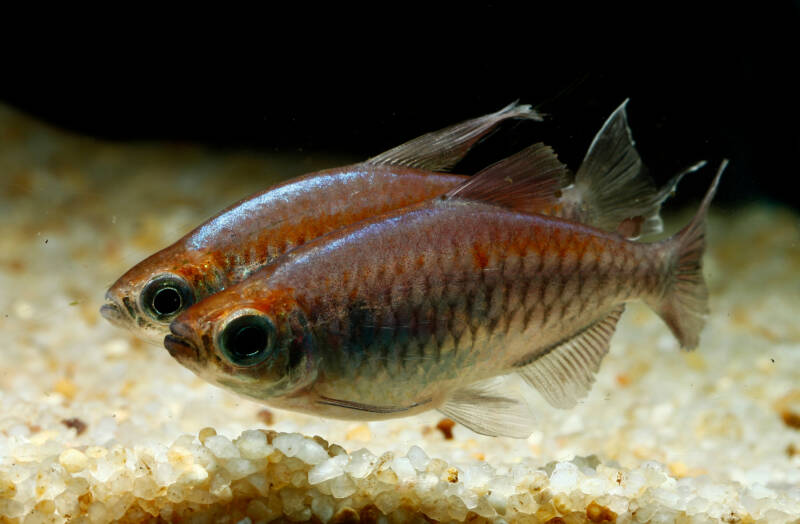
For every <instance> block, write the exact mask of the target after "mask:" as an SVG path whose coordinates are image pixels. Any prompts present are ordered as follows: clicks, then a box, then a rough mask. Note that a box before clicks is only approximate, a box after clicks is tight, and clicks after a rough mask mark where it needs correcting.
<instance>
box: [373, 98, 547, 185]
mask: <svg viewBox="0 0 800 524" xmlns="http://www.w3.org/2000/svg"><path fill="white" fill-rule="evenodd" d="M510 118H523V119H528V120H536V121H539V122H541V121H542V115H541V114H540V113H539V112H537V111H536V110H535V109H533V108H532V107H531V106H529V105H524V104H523V105H520V104H518V103H517V102H512V103H511V104H509V105H507V106H506V107H504V108H503V109H501V110H500V111H497V112H495V113H490V114H488V115H484V116H480V117H478V118H473V119H472V120H467V121H466V122H461V123H460V124H455V125H452V126H449V127H445V128H444V129H440V130H438V131H433V132H431V133H427V134H424V135H422V136H420V137H417V138H415V139H413V140H410V141H408V142H406V143H404V144H401V145H399V146H397V147H395V148H393V149H390V150H388V151H386V152H384V153H381V154H380V155H377V156H374V157H372V158H370V159H369V160H367V163H369V164H390V165H395V166H406V167H413V168H417V169H425V170H428V171H449V170H450V169H452V168H453V166H455V165H456V164H457V163H458V162H459V161H460V160H461V159H462V158H464V156H465V155H466V154H467V152H469V150H470V149H471V148H472V146H474V145H475V144H476V143H477V142H478V140H480V139H481V138H483V137H484V136H485V135H486V134H487V133H488V132H489V131H491V130H492V129H494V128H495V127H496V126H497V125H498V124H499V123H500V122H503V121H505V120H508V119H510Z"/></svg>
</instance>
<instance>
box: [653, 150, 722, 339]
mask: <svg viewBox="0 0 800 524" xmlns="http://www.w3.org/2000/svg"><path fill="white" fill-rule="evenodd" d="M727 165H728V161H727V160H723V161H722V164H720V166H719V169H718V170H717V174H716V176H715V177H714V181H713V182H712V183H711V187H710V188H709V189H708V192H707V193H706V196H705V198H703V202H702V203H701V204H700V208H699V209H698V210H697V213H695V215H694V218H692V220H691V222H689V224H687V225H686V227H684V228H683V229H681V230H680V231H679V232H678V233H677V234H676V235H675V236H673V237H672V238H670V239H668V240H666V241H665V242H666V243H667V244H668V245H669V249H670V251H671V255H672V265H671V276H670V281H669V282H668V284H667V290H666V293H665V294H664V297H663V298H662V300H661V301H660V302H659V303H658V304H654V309H655V310H656V312H657V313H658V315H659V316H660V317H661V318H662V319H663V320H664V322H665V323H666V324H667V326H669V328H670V330H672V333H673V334H674V335H675V337H676V338H677V339H678V342H679V343H680V345H681V347H682V348H683V349H694V348H695V347H697V343H698V342H699V339H700V331H701V330H702V329H703V326H704V325H705V318H706V316H707V315H708V288H707V287H706V283H705V280H704V279H703V272H702V269H703V265H702V259H703V251H704V250H705V246H706V241H705V229H706V228H705V219H706V213H707V212H708V207H709V205H710V204H711V200H712V199H713V198H714V193H715V192H716V190H717V185H718V184H719V180H720V177H721V176H722V172H723V171H724V170H725V167H726V166H727Z"/></svg>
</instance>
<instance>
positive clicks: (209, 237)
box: [100, 102, 543, 345]
mask: <svg viewBox="0 0 800 524" xmlns="http://www.w3.org/2000/svg"><path fill="white" fill-rule="evenodd" d="M512 118H516V119H527V120H533V121H541V120H542V118H543V117H542V115H541V114H540V113H539V112H538V111H537V110H536V109H534V108H532V107H531V106H530V105H521V104H519V103H517V102H513V103H511V104H509V105H508V106H506V107H504V108H502V109H500V110H499V111H497V112H494V113H490V114H487V115H483V116H481V117H478V118H474V119H471V120H467V121H464V122H461V123H459V124H455V125H452V126H449V127H446V128H444V129H440V130H438V131H434V132H430V133H427V134H425V135H422V136H420V137H417V138H415V139H413V140H410V141H408V142H406V143H404V144H401V145H400V146H397V147H395V148H392V149H390V150H389V151H386V152H384V153H381V154H379V155H376V156H374V157H372V158H370V159H368V160H367V161H365V162H361V163H358V164H355V165H348V166H342V167H338V168H332V169H326V170H323V171H319V172H315V173H310V174H306V175H303V176H299V177H296V178H293V179H290V180H288V181H285V182H284V183H281V184H278V185H276V186H273V187H270V188H268V189H266V190H264V191H261V192H258V193H256V194H254V195H251V196H249V197H246V198H244V199H242V200H240V201H239V202H237V203H235V204H233V205H231V206H229V207H227V208H226V209H224V210H222V211H221V212H219V213H218V214H216V215H215V216H213V217H212V218H210V219H209V220H207V221H206V222H204V223H202V224H200V225H199V226H198V227H196V228H195V229H193V230H192V231H190V232H189V233H188V234H186V235H185V236H184V237H182V238H181V239H179V240H178V241H176V242H175V243H173V244H171V245H170V246H167V247H166V248H164V249H162V250H160V251H158V252H157V253H155V254H153V255H151V256H149V257H148V258H146V259H144V260H143V261H141V262H139V263H138V264H136V265H135V266H134V267H132V268H131V269H130V270H128V271H127V272H125V273H124V274H123V275H122V276H120V277H119V278H118V279H117V281H116V282H115V283H114V284H112V285H111V287H110V288H109V289H108V291H107V292H106V297H105V298H106V303H105V304H104V305H103V306H102V307H101V308H100V313H101V315H102V316H103V317H104V318H105V319H106V320H108V321H109V322H111V323H112V324H114V325H117V326H119V327H123V328H127V329H129V330H131V331H132V332H133V333H134V334H135V335H137V336H138V337H140V338H142V339H144V340H146V341H148V342H151V343H153V344H157V345H161V342H162V340H163V338H164V336H165V335H166V334H167V333H169V323H170V321H171V320H172V319H173V318H175V317H176V316H177V315H178V314H179V313H181V312H182V311H184V310H185V309H186V308H188V307H189V306H190V305H192V304H193V303H195V302H197V301H199V300H202V299H203V298H205V297H207V296H209V295H212V294H214V293H216V292H218V291H220V290H222V289H224V288H225V287H227V286H229V285H231V284H234V283H236V282H239V281H241V280H242V279H244V278H245V277H247V276H248V275H249V274H250V273H252V272H253V271H255V270H257V269H260V268H261V267H263V266H265V265H268V264H269V263H270V262H272V261H273V260H274V259H275V258H277V257H278V256H280V255H282V254H283V253H285V252H286V251H289V250H291V249H292V248H294V247H297V246H300V245H302V244H303V243H305V242H306V241H308V240H311V239H313V238H315V237H317V236H320V235H322V234H324V233H327V232H329V231H332V230H334V229H337V228H339V227H342V226H345V225H348V224H350V223H353V222H356V221H358V220H361V219H363V218H366V217H369V216H372V215H375V214H379V213H381V212H384V211H388V210H391V209H396V208H399V207H403V206H406V205H410V204H414V203H417V202H421V201H424V200H427V199H429V198H431V197H433V196H436V195H441V194H443V193H445V192H446V191H448V190H449V189H452V188H453V187H455V186H456V185H458V184H460V183H462V182H463V181H464V179H465V177H464V176H462V175H454V174H450V173H448V171H449V170H451V169H452V168H453V167H454V166H455V165H456V164H457V163H458V162H459V161H460V160H461V159H462V158H463V157H464V156H465V155H466V154H467V152H469V150H470V149H471V148H472V147H473V146H474V145H475V144H476V143H477V142H478V141H479V140H480V139H481V138H482V137H484V136H485V135H486V134H488V133H489V132H490V131H492V130H493V129H494V128H496V126H497V125H498V124H500V123H501V122H504V121H506V120H509V119H512Z"/></svg>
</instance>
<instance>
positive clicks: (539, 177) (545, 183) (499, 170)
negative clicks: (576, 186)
mask: <svg viewBox="0 0 800 524" xmlns="http://www.w3.org/2000/svg"><path fill="white" fill-rule="evenodd" d="M567 176H568V172H567V167H566V166H565V165H564V164H562V163H561V162H559V160H558V157H557V156H556V154H555V153H554V152H553V149H552V148H551V147H550V146H546V145H544V144H542V143H537V144H534V145H532V146H529V147H526V148H525V149H523V150H522V151H520V152H519V153H517V154H515V155H511V156H510V157H508V158H505V159H503V160H501V161H499V162H496V163H494V164H492V165H490V166H489V167H487V168H485V169H483V170H482V171H480V172H479V173H476V174H475V175H473V176H471V177H470V179H469V180H467V181H466V182H464V183H463V184H461V185H460V186H458V187H455V188H453V189H451V190H450V191H449V192H448V193H447V194H446V195H445V198H446V199H448V200H454V199H460V200H476V201H480V202H486V203H490V204H495V205H499V206H503V207H507V208H510V209H514V210H517V211H525V212H532V213H535V212H537V211H539V210H541V209H542V208H548V207H550V206H552V205H554V204H555V203H556V200H557V199H558V196H559V195H560V190H561V187H562V186H563V185H564V183H565V180H566V179H567Z"/></svg>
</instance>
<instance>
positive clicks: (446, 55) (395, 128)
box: [0, 2, 800, 208]
mask: <svg viewBox="0 0 800 524" xmlns="http://www.w3.org/2000/svg"><path fill="white" fill-rule="evenodd" d="M424 15H425V13H421V14H420V16H423V17H424ZM572 15H573V13H572V12H571V11H570V9H569V8H568V9H564V10H563V11H559V12H547V13H541V12H539V11H538V8H537V7H535V6H533V7H528V8H525V9H523V10H521V11H520V8H519V7H514V8H511V7H498V6H496V5H494V4H488V5H485V6H483V7H482V8H480V9H477V10H474V11H470V12H468V13H466V22H463V21H461V22H455V21H450V22H447V23H445V22H442V21H440V20H438V19H437V21H436V22H435V23H434V22H431V23H430V24H428V25H425V24H423V23H421V22H420V21H419V20H416V22H415V21H414V18H413V17H412V21H411V22H404V21H399V22H396V23H394V24H392V25H385V19H382V20H381V22H380V23H379V24H377V25H376V24H374V23H370V22H358V23H356V24H354V25H351V26H347V27H339V26H335V27H333V26H329V27H325V24H324V21H323V24H322V27H323V28H325V30H324V31H321V30H315V29H313V28H304V29H303V30H302V31H303V32H301V33H297V32H294V33H292V32H289V35H290V36H288V37H285V38H284V37H278V38H275V39H272V40H263V41H262V40H259V39H260V37H261V36H262V34H261V33H259V32H255V33H252V34H251V38H250V39H248V43H247V45H242V46H240V47H236V46H233V48H225V49H224V50H220V49H218V48H216V46H215V45H214V43H213V39H212V44H211V45H209V44H199V43H197V42H195V41H189V42H185V43H183V44H182V45H178V46H174V47H160V46H143V47H142V48H141V49H139V48H137V47H136V46H133V47H132V48H128V49H127V50H125V51H119V52H117V51H114V52H113V53H112V54H111V55H109V56H104V57H101V56H100V55H98V54H97V51H98V50H99V49H102V48H103V47H104V44H103V42H102V41H101V40H98V41H96V42H94V44H92V45H90V46H89V47H87V48H83V49H81V50H73V49H70V50H62V49H60V48H59V46H57V45H56V46H53V47H52V48H50V49H48V50H47V51H46V52H45V53H44V54H40V55H39V57H40V58H42V59H43V60H42V61H40V62H29V63H28V64H27V65H28V67H27V68H26V70H25V73H24V74H17V75H7V76H6V80H5V81H3V82H2V85H0V101H2V102H4V103H7V104H10V105H12V106H15V107H17V108H19V109H22V110H23V111H26V112H28V113H30V114H32V115H35V116H36V117H39V118H42V119H44V120H46V121H49V122H51V123H53V124H56V125H58V126H61V127H63V128H66V129H70V130H73V131H77V132H80V133H85V134H88V135H92V136H96V137H101V138H105V139H111V140H120V141H130V140H166V141H180V142H196V143H202V144H207V145H209V146H211V147H215V148H223V149H249V150H256V151H261V152H264V153H271V152H302V153H304V154H309V155H313V154H330V153H333V154H337V155H344V156H350V157H352V158H354V159H360V158H366V157H368V156H371V155H374V154H377V153H379V152H381V151H383V150H385V149H388V148H390V147H393V146H395V145H397V144H399V143H401V142H403V141H405V140H408V139H410V138H413V137H415V136H417V135H420V134H422V133H424V132H427V131H431V130H434V129H437V128H440V127H443V126H446V125H449V124H452V123H455V122H457V121H460V120H464V119H466V118H470V117H474V116H478V115H480V114H483V113H487V112H491V111H495V110H497V109H499V108H500V107H502V106H504V105H506V104H508V103H509V102H511V101H513V100H515V99H520V100H521V101H522V102H524V103H530V104H533V105H535V106H539V107H540V109H541V110H542V111H544V112H546V113H548V114H549V115H550V118H549V119H548V121H547V122H546V123H544V124H537V123H529V122H522V123H509V124H507V125H504V126H503V127H502V129H501V130H500V131H499V132H497V133H495V134H494V135H492V136H491V137H489V138H488V139H487V140H485V141H484V142H483V143H482V144H481V145H479V146H478V147H477V148H476V150H475V151H474V154H471V155H470V156H469V157H468V158H467V159H466V160H465V161H464V162H463V163H462V164H461V165H459V166H458V168H457V169H456V171H458V172H462V173H472V172H475V171H476V170H477V169H479V168H480V167H482V166H483V165H485V164H487V163H489V162H492V161H494V160H497V159H499V158H500V157H502V156H504V155H506V154H508V153H512V152H514V151H516V150H518V149H521V148H522V147H524V146H526V145H528V144H530V143H532V142H533V141H539V140H541V141H544V142H546V143H549V144H551V145H552V146H553V147H554V148H555V149H556V151H557V152H558V154H559V156H560V158H561V159H562V160H564V161H565V162H566V163H567V164H568V165H569V166H571V167H572V168H577V166H578V165H579V163H580V160H581V158H582V156H583V154H584V153H585V150H586V147H587V146H588V144H589V142H590V141H591V139H592V137H593V135H594V133H595V132H596V131H597V130H598V129H599V127H600V126H601V125H602V123H603V121H604V120H605V118H606V117H607V116H608V114H609V113H610V112H611V111H612V110H613V109H614V108H615V107H617V106H618V105H619V104H620V103H621V102H622V101H623V100H624V99H625V98H630V103H629V105H628V114H629V118H630V125H631V128H632V130H633V134H634V138H635V139H636V141H637V147H638V148H639V150H640V152H641V154H642V157H643V159H644V161H645V164H646V165H647V167H648V168H649V170H650V173H651V174H652V175H653V177H654V178H656V179H657V180H658V181H662V182H663V181H665V180H666V179H667V178H669V177H670V176H671V175H672V174H674V173H675V172H676V171H677V170H679V169H681V168H683V167H686V166H687V165H689V164H691V163H693V162H695V161H697V160H700V159H707V160H709V161H710V162H711V166H712V168H711V169H707V170H706V171H705V172H701V173H697V174H695V175H692V176H691V177H688V178H687V179H685V181H684V183H682V185H681V187H680V189H679V193H678V196H677V198H676V200H677V201H678V203H679V204H686V203H689V202H693V201H696V200H697V199H698V198H699V197H700V195H702V193H703V192H704V191H705V188H706V186H707V184H708V182H709V181H710V178H711V171H712V169H713V168H715V167H716V165H717V164H718V163H719V161H720V160H721V159H722V158H725V157H727V158H730V159H731V164H730V167H729V170H728V172H726V174H725V177H724V178H723V182H722V185H721V187H720V190H719V193H718V197H717V203H721V204H729V205H734V204H742V203H747V202H751V201H754V200H768V201H772V202H778V203H783V204H787V205H790V206H793V207H797V208H800V197H799V196H798V195H799V194H800V193H799V191H800V190H796V189H794V188H795V186H798V185H800V184H798V183H797V180H798V175H800V173H799V172H798V171H799V170H798V167H797V161H796V158H795V157H796V153H797V151H798V150H800V133H798V125H800V121H798V116H800V114H799V112H798V102H797V98H798V96H800V83H798V81H797V80H796V79H795V78H794V77H795V76H796V75H797V74H798V65H799V63H800V60H798V58H800V56H799V53H798V49H800V46H798V41H797V40H798V38H797V33H798V32H799V31H798V28H800V17H798V3H790V2H774V3H769V6H768V7H759V10H758V11H752V12H751V11H747V10H745V8H741V9H740V10H739V11H731V8H730V7H725V8H724V9H722V8H720V9H717V7H713V6H712V7H706V10H705V11H703V12H699V11H698V9H697V8H696V7H693V8H689V9H688V10H683V11H681V10H680V9H678V8H676V11H673V12H671V13H668V15H669V16H662V15H661V14H659V13H649V14H640V15H639V16H638V18H635V19H633V20H626V21H622V20H620V19H615V17H614V16H608V17H600V16H599V13H598V18H597V20H596V22H597V23H596V24H594V26H595V27H594V28H593V30H592V31H588V32H587V31H584V30H583V29H582V26H581V27H578V26H575V25H572V23H571V22H572V20H571V16H572ZM593 15H594V14H593V13H588V16H586V17H584V21H586V20H587V19H588V20H589V21H590V22H591V19H592V16H593ZM612 15H613V13H612ZM272 23H273V25H275V23H276V22H275V21H274V20H273V21H272ZM590 25H591V24H590ZM656 27H661V29H658V30H657V29H656ZM541 28H546V31H544V30H540V29H541ZM262 31H263V32H267V30H266V29H262ZM312 34H313V35H314V38H311V35H312ZM551 35H552V36H551ZM206 36H208V35H206ZM210 36H212V37H213V36H214V35H210ZM31 64H33V67H31Z"/></svg>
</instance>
